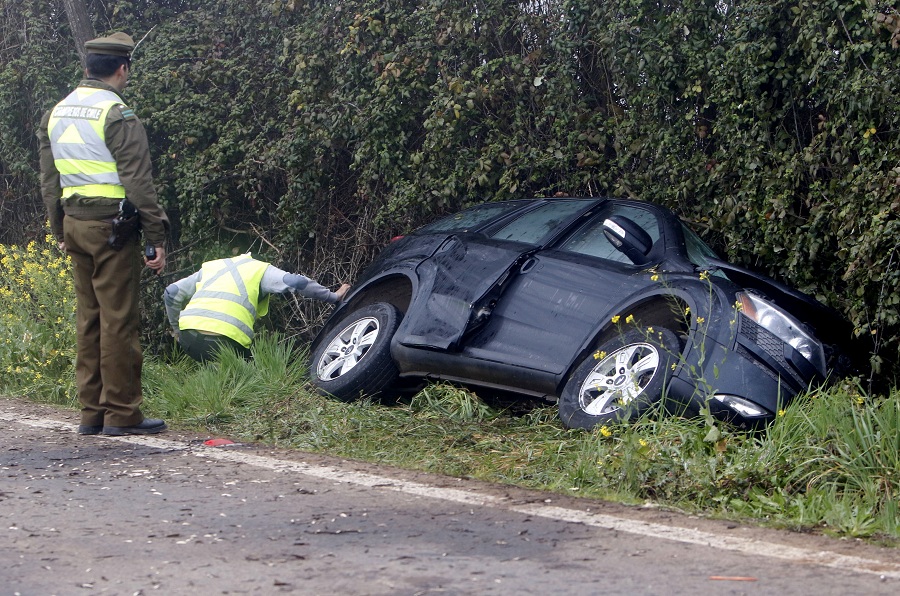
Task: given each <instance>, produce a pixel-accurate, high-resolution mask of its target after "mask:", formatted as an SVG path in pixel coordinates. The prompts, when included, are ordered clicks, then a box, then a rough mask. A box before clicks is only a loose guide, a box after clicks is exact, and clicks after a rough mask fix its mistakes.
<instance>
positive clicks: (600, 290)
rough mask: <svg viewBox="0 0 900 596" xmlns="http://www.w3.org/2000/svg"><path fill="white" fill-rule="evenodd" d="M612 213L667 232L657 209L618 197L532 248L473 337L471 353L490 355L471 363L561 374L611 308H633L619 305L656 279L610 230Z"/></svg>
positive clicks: (493, 371)
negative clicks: (622, 247) (616, 201)
mask: <svg viewBox="0 0 900 596" xmlns="http://www.w3.org/2000/svg"><path fill="white" fill-rule="evenodd" d="M611 215H621V216H625V217H628V218H629V219H631V220H632V221H634V222H635V223H637V224H638V225H639V226H641V227H642V228H643V229H644V230H645V231H646V232H647V233H648V234H649V235H650V238H651V240H652V241H653V243H654V244H656V243H658V242H659V241H660V238H661V237H662V227H661V225H660V223H659V220H658V218H657V216H656V214H655V213H654V212H653V211H652V210H649V209H644V208H642V207H640V206H634V205H615V204H610V205H606V206H604V207H603V208H602V209H600V210H599V211H598V212H597V213H593V214H591V215H590V218H589V219H588V220H587V221H585V222H584V223H583V224H581V225H580V226H579V227H578V228H577V229H576V230H574V231H573V232H572V233H570V234H568V235H567V236H565V237H563V238H561V239H560V240H559V242H557V243H555V244H553V245H551V246H550V247H548V248H545V249H541V250H539V251H536V252H534V253H532V254H530V255H528V259H526V260H525V261H523V262H522V264H521V265H520V267H519V269H518V272H517V275H515V276H514V277H513V279H511V280H510V282H509V283H508V287H507V289H506V291H505V292H504V294H503V297H502V299H500V300H499V301H498V302H497V304H496V306H495V308H494V310H493V312H492V315H491V318H490V320H489V321H487V322H486V324H485V325H484V326H483V327H482V328H481V329H480V330H479V331H478V333H477V334H475V335H474V336H473V337H471V339H470V340H469V341H468V342H467V343H466V345H465V348H464V350H463V352H464V356H465V357H466V358H469V359H472V360H479V361H482V363H481V364H479V365H472V364H470V365H469V369H470V370H472V369H474V370H477V371H480V372H478V373H476V374H480V375H481V376H482V377H484V378H487V377H492V380H493V382H495V383H499V384H505V385H507V384H510V383H515V378H513V377H514V376H515V375H516V374H518V373H516V372H515V370H513V369H511V368H510V367H517V368H520V369H522V368H525V369H531V370H535V371H540V373H543V374H545V375H547V377H545V378H550V377H558V376H559V375H561V374H563V373H564V372H565V371H566V370H568V368H569V366H570V365H571V363H572V362H573V359H574V358H575V357H576V355H577V354H578V353H579V352H580V351H582V350H583V349H584V348H585V345H586V344H587V342H588V341H589V340H590V339H591V338H592V336H593V334H594V333H596V331H597V329H598V328H599V327H601V326H602V325H603V324H605V323H606V322H607V321H608V320H609V318H610V317H611V316H613V315H615V314H620V315H623V316H624V315H627V314H628V313H616V312H613V309H614V308H616V306H617V305H619V304H621V303H622V302H623V301H625V300H626V299H627V298H628V297H630V296H633V295H634V294H635V293H637V292H640V291H642V290H643V289H645V288H647V287H648V286H649V285H651V282H650V280H649V276H648V275H646V274H642V271H643V270H644V269H646V266H643V267H638V266H636V265H634V264H633V263H631V262H630V260H629V259H628V258H627V257H626V256H625V255H624V254H623V253H621V252H619V251H618V250H617V249H616V248H615V247H614V246H613V245H612V244H611V243H610V242H609V240H608V239H607V238H606V236H605V235H604V234H603V232H602V226H603V222H604V220H606V219H607V218H608V217H610V216H611ZM495 363H502V365H503V367H497V366H495ZM498 375H501V376H502V375H506V376H509V377H510V378H509V379H503V378H498Z"/></svg>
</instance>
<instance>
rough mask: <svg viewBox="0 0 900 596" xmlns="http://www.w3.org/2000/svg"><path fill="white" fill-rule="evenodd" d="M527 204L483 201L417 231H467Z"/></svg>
mask: <svg viewBox="0 0 900 596" xmlns="http://www.w3.org/2000/svg"><path fill="white" fill-rule="evenodd" d="M524 204H525V201H504V202H502V203H482V204H481V205H476V206H474V207H469V208H468V209H466V210H465V211H460V212H459V213H454V214H453V215H449V216H447V217H444V218H442V219H439V220H437V221H436V222H433V223H430V224H428V225H427V226H424V227H422V228H420V229H419V230H418V232H417V233H420V234H429V233H433V232H467V231H469V230H472V229H474V228H480V227H481V226H483V225H484V224H486V223H488V222H491V221H493V220H495V219H497V218H499V217H502V216H504V215H506V214H507V213H510V212H511V211H514V210H516V209H518V208H519V207H521V206H522V205H524Z"/></svg>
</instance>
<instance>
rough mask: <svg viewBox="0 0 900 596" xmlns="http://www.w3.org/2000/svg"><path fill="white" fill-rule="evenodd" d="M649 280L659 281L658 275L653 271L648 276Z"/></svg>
mask: <svg viewBox="0 0 900 596" xmlns="http://www.w3.org/2000/svg"><path fill="white" fill-rule="evenodd" d="M650 281H659V275H658V274H656V273H654V274H653V275H651V276H650Z"/></svg>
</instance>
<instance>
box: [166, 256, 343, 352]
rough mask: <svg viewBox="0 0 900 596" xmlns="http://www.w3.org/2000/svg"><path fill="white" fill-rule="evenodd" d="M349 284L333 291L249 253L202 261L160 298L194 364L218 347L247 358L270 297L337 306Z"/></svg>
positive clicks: (170, 322)
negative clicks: (301, 298) (294, 296)
mask: <svg viewBox="0 0 900 596" xmlns="http://www.w3.org/2000/svg"><path fill="white" fill-rule="evenodd" d="M349 289H350V286H349V285H347V284H343V285H341V287H340V288H338V290H337V291H336V292H332V291H330V290H329V289H328V288H326V287H324V286H322V285H320V284H319V283H317V282H315V281H313V280H312V279H309V278H308V277H304V276H303V275H297V274H295V273H287V272H286V271H282V270H281V269H279V268H277V267H273V266H272V265H269V264H268V263H265V262H263V261H259V260H257V259H254V258H253V257H252V256H250V254H245V255H241V256H239V257H235V258H231V259H218V260H216V261H209V262H207V263H203V265H202V266H201V268H200V270H199V271H197V272H195V273H194V274H193V275H189V276H188V277H185V278H183V279H180V280H178V281H176V282H175V283H173V284H170V285H169V287H167V288H166V291H165V293H164V294H163V302H164V303H165V305H166V315H167V316H168V318H169V324H170V325H172V331H173V333H174V335H175V337H176V339H178V342H179V343H180V344H181V347H182V349H183V350H184V351H185V353H186V354H187V355H188V356H190V357H191V358H193V359H194V360H197V361H199V362H205V361H206V360H209V359H210V358H212V357H213V356H214V355H215V353H216V351H217V350H219V349H220V347H221V346H222V345H227V346H231V347H232V348H234V349H235V350H236V351H237V352H238V353H239V354H241V355H243V356H245V357H246V356H248V355H249V353H250V344H251V342H252V341H253V324H254V323H255V322H256V318H257V317H261V316H265V314H266V312H268V310H269V296H270V295H271V294H288V293H294V294H299V295H301V296H306V297H307V298H314V299H317V300H323V301H325V302H331V303H335V302H340V300H341V299H342V298H343V297H344V295H345V294H346V293H347V290H349Z"/></svg>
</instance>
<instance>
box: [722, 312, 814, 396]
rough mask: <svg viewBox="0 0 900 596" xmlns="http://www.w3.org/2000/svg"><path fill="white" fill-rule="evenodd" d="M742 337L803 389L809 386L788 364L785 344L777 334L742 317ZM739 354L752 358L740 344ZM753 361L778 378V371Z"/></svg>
mask: <svg viewBox="0 0 900 596" xmlns="http://www.w3.org/2000/svg"><path fill="white" fill-rule="evenodd" d="M741 335H743V336H744V337H746V338H747V339H749V340H750V341H751V342H753V343H754V344H756V345H757V346H759V347H760V348H761V349H762V351H763V352H765V353H766V354H767V355H768V356H769V358H771V359H772V360H774V361H775V362H777V363H778V364H779V365H780V366H781V367H783V368H784V370H786V371H788V372H789V373H790V376H791V380H793V381H794V382H795V383H797V384H798V385H800V386H801V387H805V386H806V385H807V384H808V380H807V379H803V377H801V376H800V375H799V374H798V373H797V371H796V370H794V367H793V366H791V365H790V363H788V361H787V359H786V358H785V357H784V342H783V341H781V340H780V339H779V338H778V337H777V336H776V335H775V334H773V333H772V332H771V331H768V330H767V329H766V328H764V327H761V326H760V325H757V324H756V323H755V322H754V321H752V320H751V319H749V318H747V317H745V316H742V317H741ZM738 352H739V353H741V354H742V355H744V356H750V354H749V353H748V351H747V350H744V349H742V346H741V345H740V344H738ZM751 359H752V360H753V361H754V362H756V363H757V364H758V365H759V366H760V368H762V369H764V370H766V372H768V373H769V374H770V375H772V376H773V377H775V376H777V375H778V373H777V371H773V370H771V369H770V368H769V367H768V366H766V365H765V364H764V363H763V362H759V361H758V360H757V359H755V358H752V356H751Z"/></svg>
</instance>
